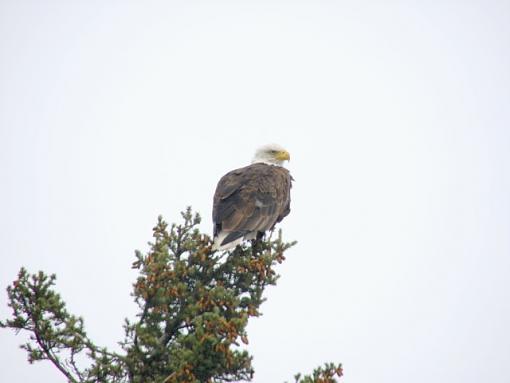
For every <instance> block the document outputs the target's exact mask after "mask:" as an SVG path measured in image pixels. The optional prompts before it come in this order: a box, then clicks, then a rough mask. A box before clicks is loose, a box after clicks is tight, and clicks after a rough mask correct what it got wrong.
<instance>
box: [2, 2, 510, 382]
mask: <svg viewBox="0 0 510 383" xmlns="http://www.w3.org/2000/svg"><path fill="white" fill-rule="evenodd" d="M509 53H510V2H508V1H462V2H461V1H458V2H457V1H446V2H436V1H428V2H425V1H420V2H418V1H415V2H413V1H407V2H405V1H402V2H398V1H395V2H382V1H373V2H367V1H338V2H333V1H331V2H325V1H324V2H320V1H301V2H290V1H289V2H285V1H252V2H239V1H236V2H215V1H203V2H196V1H180V2H176V1H161V2H154V1H144V2H135V1H131V2H125V1H81V2H73V1H61V2H58V1H33V2H28V1H18V0H16V1H14V0H13V1H6V0H3V1H0V56H1V60H0V83H1V86H0V161H1V162H0V179H1V185H0V212H1V214H0V249H1V250H0V251H1V259H2V266H1V269H0V287H1V292H0V316H1V317H2V318H5V317H6V315H7V314H8V313H9V311H8V310H7V307H6V294H5V291H4V289H5V286H6V285H7V284H8V283H10V282H11V281H12V280H13V279H14V278H15V276H16V273H17V271H18V269H19V267H21V266H22V265H24V266H26V267H27V268H28V269H29V270H30V271H37V270H39V269H42V270H45V271H47V272H55V273H57V275H58V281H57V283H58V284H57V289H58V291H59V292H61V294H62V296H63V297H64V299H65V300H66V301H67V302H68V306H69V309H70V310H71V311H72V312H74V313H76V314H79V315H83V317H84V318H85V321H86V327H87V329H88V332H89V334H90V336H91V337H92V338H93V339H95V340H97V342H98V343H100V344H104V345H108V346H113V347H115V342H116V341H118V340H120V339H121V337H122V329H121V324H122V321H123V318H124V317H125V316H130V317H132V316H133V315H134V313H135V307H134V305H133V303H132V302H131V298H130V296H129V293H130V291H131V283H132V282H133V280H134V278H135V273H134V272H133V271H132V270H131V268H130V265H131V262H132V261H133V251H134V249H141V250H146V249H147V244H146V243H147V241H149V240H150V236H151V228H152V226H153V225H154V223H155V220H156V217H157V215H158V214H160V213H161V214H163V215H164V216H165V218H166V219H167V220H169V221H175V220H179V219H180V216H179V211H181V210H182V209H184V208H185V206H187V205H192V206H193V208H194V209H195V210H197V211H198V212H200V213H201V214H202V215H203V217H204V222H203V224H202V228H203V230H205V231H207V232H210V231H211V222H210V211H211V199H212V194H213V192H214V188H215V186H216V182H217V180H218V179H219V177H220V176H222V175H223V174H224V173H225V172H226V171H228V170H230V169H233V168H235V167H240V166H244V165H246V164H247V163H248V162H249V161H250V159H251V157H252V154H253V151H254V150H255V148H256V147H257V146H259V145H261V144H265V143H268V142H277V143H279V144H281V145H283V146H285V147H286V148H287V149H288V150H289V151H290V153H291V155H292V161H291V162H290V164H289V168H290V170H291V172H292V174H293V175H294V177H295V179H296V182H295V185H294V188H293V195H292V197H293V203H292V213H291V215H290V216H289V217H288V218H287V219H286V220H285V221H284V222H283V224H282V225H281V227H283V229H284V234H285V236H286V238H288V239H289V240H291V239H296V240H298V241H299V244H298V245H297V246H296V247H295V248H293V249H292V250H291V251H289V252H288V254H287V261H286V262H285V263H284V264H283V265H281V266H279V268H278V271H279V272H280V273H281V275H282V277H281V279H280V282H279V285H278V286H277V287H276V288H270V289H269V290H268V291H267V297H268V298H269V300H268V301H267V302H266V303H265V304H264V305H263V307H262V311H263V312H264V316H262V317H260V318H257V319H254V320H252V321H251V323H250V325H249V335H250V345H249V350H250V351H251V352H252V353H253V355H254V357H255V360H254V366H255V369H256V377H255V382H257V383H262V382H282V381H283V380H285V379H287V380H289V381H290V380H291V379H292V376H293V374H294V373H295V372H297V371H311V369H312V368H313V367H315V366H316V365H318V364H321V363H322V362H323V361H330V360H331V361H340V362H343V364H344V368H345V378H344V380H343V381H344V382H346V383H365V382H366V383H372V382H388V383H390V382H391V383H395V382H401V383H404V382H415V383H416V382H427V383H429V382H435V383H437V382H444V383H447V382H448V383H450V382H462V383H469V382H473V383H474V382H491V383H497V382H502V383H503V382H509V381H510V330H509V323H510V282H509V275H510V236H509V234H510V203H509V201H510V167H509V165H510V157H509V149H510V128H509V123H510V112H509V109H510V55H509ZM23 339H24V336H21V335H20V336H18V337H15V336H14V334H13V333H11V332H7V331H0V360H1V368H0V381H2V382H41V381H42V382H64V379H63V377H62V376H60V375H59V373H58V372H57V371H56V370H55V369H54V368H53V367H52V366H50V365H49V364H48V363H39V364H36V365H33V366H29V365H28V364H27V362H26V357H25V354H24V352H23V351H21V350H19V349H17V345H18V344H19V343H21V342H22V340H23Z"/></svg>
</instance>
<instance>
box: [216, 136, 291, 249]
mask: <svg viewBox="0 0 510 383" xmlns="http://www.w3.org/2000/svg"><path fill="white" fill-rule="evenodd" d="M288 160H290V155H289V152H287V151H286V150H285V149H283V148H282V147H281V146H279V145H276V144H270V145H265V146H263V147H261V148H259V149H258V150H257V151H256V152H255V156H254V157H253V160H252V163H251V165H248V166H245V167H244V168H240V169H235V170H232V171H231V172H229V173H227V174H225V175H224V176H223V177H222V178H221V179H220V181H219V182H218V186H217V187H216V192H215V193H214V202H213V214H212V218H213V223H214V244H213V250H226V249H230V248H233V247H235V246H237V245H238V244H240V243H241V242H242V241H243V240H245V239H248V240H249V239H255V238H260V237H262V235H263V234H264V232H266V231H267V230H271V229H272V228H273V227H274V226H275V225H276V224H277V223H278V222H280V221H281V220H282V219H283V218H284V217H285V216H287V215H288V214H289V213H290V188H291V182H292V177H291V175H290V173H289V171H288V170H287V169H285V168H284V167H283V166H282V165H283V162H284V161H288Z"/></svg>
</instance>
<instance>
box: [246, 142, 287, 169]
mask: <svg viewBox="0 0 510 383" xmlns="http://www.w3.org/2000/svg"><path fill="white" fill-rule="evenodd" d="M284 161H290V154H289V152H288V151H286V150H285V149H284V148H282V147H281V146H280V145H278V144H268V145H264V146H261V147H260V148H258V149H257V151H256V152H255V156H254V157H253V160H252V161H251V163H252V164H256V163H260V162H262V163H264V164H268V165H278V166H282V165H283V162H284Z"/></svg>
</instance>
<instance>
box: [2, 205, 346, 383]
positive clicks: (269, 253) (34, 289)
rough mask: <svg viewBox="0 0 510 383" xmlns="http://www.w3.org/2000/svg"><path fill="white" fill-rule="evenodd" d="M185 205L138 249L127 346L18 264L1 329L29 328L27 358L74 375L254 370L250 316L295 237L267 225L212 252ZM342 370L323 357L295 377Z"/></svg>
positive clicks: (168, 376)
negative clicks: (242, 241)
mask: <svg viewBox="0 0 510 383" xmlns="http://www.w3.org/2000/svg"><path fill="white" fill-rule="evenodd" d="M181 214H182V217H183V219H184V222H183V223H182V224H180V225H177V224H173V225H171V226H170V227H169V225H168V224H167V223H166V222H165V221H164V220H163V219H162V218H161V217H159V218H158V222H157V224H156V226H155V227H154V229H153V232H154V233H153V238H154V239H153V241H152V243H150V250H149V251H148V252H147V254H142V253H141V252H139V251H137V252H136V253H135V255H136V260H135V262H134V263H133V268H135V269H137V270H138V271H139V275H138V278H137V280H136V281H135V283H134V285H133V293H132V296H133V298H134V301H135V303H136V304H137V306H138V308H139V313H138V314H137V317H136V320H128V319H126V320H125V323H124V332H125V336H124V339H123V340H122V341H121V342H120V344H121V346H122V352H113V351H109V350H108V349H107V348H105V347H100V346H98V345H96V344H95V343H94V342H93V341H92V340H91V339H90V338H89V337H88V335H87V333H86V331H85V329H84V321H83V319H82V318H81V317H77V316H75V315H72V314H71V313H69V312H68V311H67V309H66V305H65V303H64V302H63V300H62V299H61V297H60V295H59V294H57V293H56V292H55V290H54V285H55V280H56V276H55V275H47V274H45V273H44V272H42V271H40V272H38V273H36V274H29V273H28V271H27V270H25V269H24V268H22V269H21V270H20V271H19V274H18V278H17V279H16V280H15V281H14V282H13V283H12V285H10V286H8V287H7V294H8V297H9V306H10V308H11V309H12V318H11V319H7V320H5V321H2V322H0V328H10V329H13V330H15V331H16V332H19V331H21V330H24V331H27V332H28V333H29V334H30V340H29V341H28V342H27V343H26V344H23V345H21V348H23V349H24V350H26V351H27V353H28V361H29V362H30V363H33V362H36V361H42V360H48V361H50V362H51V363H53V365H54V366H55V367H56V368H57V369H58V370H59V371H60V372H61V373H62V374H64V375H65V377H66V379H67V381H68V382H72V383H78V382H79V383H85V382H91V383H92V382H108V383H116V382H119V383H152V382H154V383H162V382H164V383H192V382H193V383H196V382H197V383H198V382H200V383H202V382H232V381H249V380H250V379H251V378H252V377H253V373H254V371H253V368H252V363H251V362H252V357H251V356H250V355H249V353H248V352H247V351H246V350H244V349H243V348H242V347H243V344H244V345H246V344H248V335H247V333H246V325H247V324H248V319H249V318H250V317H256V316H258V315H260V311H259V310H260V305H261V304H262V302H263V301H264V298H263V293H264V289H265V288H266V287H267V286H268V285H275V284H276V281H277V279H278V275H277V274H276V273H275V270H274V267H275V266H276V265H277V264H278V263H281V262H283V261H284V260H285V257H284V253H285V251H287V250H288V249H289V248H290V247H292V246H293V245H294V244H295V242H291V243H286V242H284V241H283V240H282V236H281V231H280V232H278V233H277V235H276V238H273V234H274V233H270V234H269V236H268V237H267V238H266V239H264V240H261V241H257V242H252V243H251V244H250V243H248V244H246V245H243V246H237V247H236V248H235V249H234V250H232V251H229V252H214V251H211V244H212V242H211V239H210V238H209V237H208V236H207V235H205V234H202V233H200V231H199V230H198V224H199V223H200V217H199V215H198V214H195V215H194V214H192V212H191V209H190V208H188V209H187V210H186V211H185V212H183V213H181ZM83 360H87V361H88V363H85V364H84V363H83ZM78 361H79V362H78ZM84 365H85V367H84ZM341 375H342V368H341V365H336V364H332V363H327V364H325V365H324V366H323V367H320V368H317V369H316V370H315V371H314V372H313V373H312V374H311V375H307V376H301V375H300V374H297V375H296V376H295V377H294V381H295V382H296V383H330V382H337V378H338V377H340V376H341Z"/></svg>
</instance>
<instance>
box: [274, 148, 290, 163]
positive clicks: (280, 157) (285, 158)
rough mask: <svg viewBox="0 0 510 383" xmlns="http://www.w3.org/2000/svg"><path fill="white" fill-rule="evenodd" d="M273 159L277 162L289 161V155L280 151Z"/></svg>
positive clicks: (284, 151)
mask: <svg viewBox="0 0 510 383" xmlns="http://www.w3.org/2000/svg"><path fill="white" fill-rule="evenodd" d="M275 157H276V159H277V160H278V161H290V154H289V152H288V151H286V150H282V151H280V152H278V153H276V156H275Z"/></svg>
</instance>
